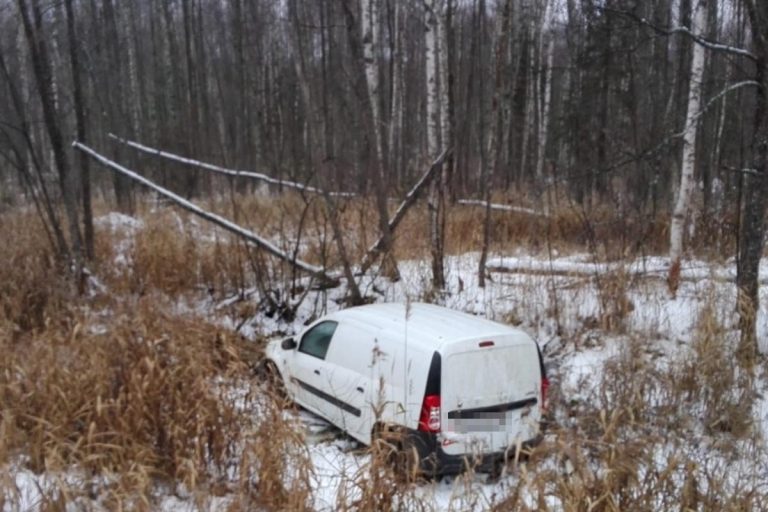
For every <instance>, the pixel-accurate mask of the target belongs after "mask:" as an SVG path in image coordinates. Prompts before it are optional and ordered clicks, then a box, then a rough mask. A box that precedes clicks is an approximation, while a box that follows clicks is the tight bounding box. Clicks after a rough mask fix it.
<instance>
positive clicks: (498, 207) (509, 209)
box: [456, 199, 548, 217]
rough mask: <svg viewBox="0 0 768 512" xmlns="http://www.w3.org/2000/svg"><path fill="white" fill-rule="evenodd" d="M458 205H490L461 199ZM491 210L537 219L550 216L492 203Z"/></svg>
mask: <svg viewBox="0 0 768 512" xmlns="http://www.w3.org/2000/svg"><path fill="white" fill-rule="evenodd" d="M456 202H457V203H458V204H461V205H464V206H480V207H483V208H485V207H486V206H488V203H486V202H485V201H482V200H480V199H459V200H457V201H456ZM489 208H490V209H491V210H498V211H503V212H515V213H522V214H525V215H533V216H535V217H547V216H548V215H547V214H546V213H542V212H538V211H536V210H534V209H532V208H525V207H523V206H512V205H509V204H498V203H491V204H490V206H489Z"/></svg>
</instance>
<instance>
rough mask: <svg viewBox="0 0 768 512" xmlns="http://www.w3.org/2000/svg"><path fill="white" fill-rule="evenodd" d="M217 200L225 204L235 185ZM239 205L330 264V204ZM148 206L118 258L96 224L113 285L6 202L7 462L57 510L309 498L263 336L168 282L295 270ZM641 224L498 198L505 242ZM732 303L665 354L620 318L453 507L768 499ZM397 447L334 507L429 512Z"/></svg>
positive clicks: (261, 276) (413, 253)
mask: <svg viewBox="0 0 768 512" xmlns="http://www.w3.org/2000/svg"><path fill="white" fill-rule="evenodd" d="M500 200H501V199H500ZM227 204H229V206H227ZM213 206H214V207H215V208H220V211H222V212H229V213H232V204H231V202H230V203H227V202H225V201H222V202H221V203H217V204H215V205H213ZM237 206H238V213H237V216H238V218H240V219H247V220H248V224H250V225H252V226H259V228H258V230H259V232H261V233H264V234H270V235H272V236H277V237H280V236H283V237H285V239H286V240H288V239H289V238H291V237H292V236H294V235H295V234H296V233H297V232H298V231H299V229H298V226H299V225H300V224H301V226H302V229H301V230H302V233H303V237H304V238H305V239H306V240H307V244H306V246H304V247H303V248H302V254H304V255H305V256H308V259H310V260H312V261H316V262H320V261H324V259H325V258H328V261H329V262H333V255H332V253H333V251H331V249H330V247H331V246H332V244H331V238H330V234H329V227H328V225H327V223H326V222H325V218H324V215H325V214H324V209H323V208H322V205H321V204H319V203H318V202H313V203H312V204H311V205H310V206H309V207H308V208H306V209H305V208H304V203H303V202H302V201H301V199H300V198H298V197H296V196H287V197H286V198H280V199H275V200H271V201H269V202H265V201H256V200H253V201H251V202H243V203H242V204H240V203H238V204H237ZM227 208H229V210H227ZM372 211H374V210H373V209H372V208H371V207H370V205H369V204H367V203H364V202H355V201H351V202H350V203H349V204H348V205H347V206H346V207H345V208H344V209H343V212H342V218H343V220H344V224H345V226H346V229H347V232H348V233H351V234H353V235H354V236H350V237H349V242H350V243H349V246H350V247H351V248H354V253H355V254H356V255H357V257H359V256H360V255H361V254H362V251H364V249H365V248H366V247H367V246H368V245H369V244H370V243H371V242H372V241H373V240H374V239H375V237H376V230H375V224H374V223H373V222H371V219H370V215H371V214H370V212H372ZM232 215H234V213H232ZM143 218H144V220H145V227H144V228H143V229H141V230H139V231H138V232H137V233H136V236H135V237H134V239H133V245H132V246H131V247H130V248H129V249H128V250H127V251H126V252H125V255H126V257H127V261H126V263H125V264H124V265H123V266H115V264H114V259H115V256H116V255H117V252H116V250H115V247H116V246H117V244H119V243H120V238H121V237H120V235H119V234H117V233H113V234H109V233H107V232H105V231H104V230H101V231H100V232H99V239H98V243H99V246H98V251H97V252H98V262H97V264H96V266H95V267H94V268H95V270H94V271H95V273H96V274H97V275H98V276H100V277H101V278H102V279H103V281H104V283H105V285H106V287H107V288H108V290H109V294H110V295H109V296H104V295H97V296H96V297H91V298H87V299H85V298H78V297H74V296H72V295H71V289H70V287H69V286H68V285H67V283H66V282H63V281H62V280H61V279H60V278H59V277H58V276H59V275H60V274H61V272H59V269H58V267H57V262H56V261H55V259H54V258H53V257H52V256H51V255H50V254H49V251H48V248H47V241H46V239H45V237H44V236H43V234H42V231H41V229H40V228H39V227H38V226H37V224H36V222H35V220H34V218H33V217H32V216H30V215H28V214H17V213H14V212H10V213H8V212H6V213H4V214H3V216H2V217H0V222H2V224H0V232H1V233H0V234H2V236H3V239H4V240H5V241H6V242H5V243H4V244H3V245H2V246H0V261H3V262H8V263H7V264H5V265H3V266H0V291H1V292H2V293H0V351H2V354H3V357H2V358H1V359H0V411H1V412H0V414H1V415H2V416H0V467H6V466H7V465H8V464H14V465H16V467H22V468H24V469H28V470H31V471H33V472H35V473H37V474H41V475H52V476H53V477H55V476H56V475H67V476H66V477H62V478H58V479H56V478H53V480H52V481H51V482H50V485H48V486H46V487H44V488H43V489H41V491H42V496H43V500H44V502H43V503H41V507H40V508H41V509H47V510H65V509H66V508H67V506H71V505H72V504H80V506H83V507H85V508H88V507H89V503H93V502H92V501H90V500H93V499H97V500H99V503H100V504H101V505H103V506H104V507H105V508H107V509H118V508H125V509H139V510H142V509H143V510H151V509H153V508H155V506H156V505H157V503H156V496H157V495H160V494H169V493H170V494H173V493H176V494H178V495H180V496H182V497H189V499H190V500H192V501H193V502H194V504H195V506H196V507H198V508H205V507H211V506H215V507H217V508H222V509H228V510H233V511H241V510H242V511H245V510H253V509H263V510H309V509H311V508H312V506H313V503H312V489H313V487H314V486H315V485H316V481H315V478H316V477H315V475H313V472H312V471H313V470H312V462H311V460H310V456H309V453H308V448H307V444H306V442H305V440H304V438H303V433H302V428H301V426H300V425H297V424H296V422H295V421H294V420H293V419H292V418H293V417H292V416H291V415H290V414H286V412H285V407H284V405H285V404H283V403H281V402H280V401H279V400H276V399H274V398H273V397H271V396H269V395H267V394H265V393H264V392H263V390H261V389H260V388H259V387H258V386H257V384H258V382H257V381H256V380H255V379H254V378H253V376H252V373H251V370H250V367H251V366H252V365H253V363H254V361H253V358H254V356H253V353H254V350H253V345H249V344H247V343H245V342H244V341H243V340H241V339H240V338H239V337H238V336H237V335H235V334H233V333H232V332H231V331H229V330H226V329H223V328H219V327H216V326H213V325H211V324H210V323H208V322H207V321H205V320H203V319H200V318H194V317H191V316H189V315H185V316H184V317H180V316H178V315H173V314H171V313H169V312H168V311H172V308H171V305H172V302H173V299H170V303H171V304H169V299H167V297H171V298H177V297H184V296H187V295H195V296H197V297H199V296H200V293H201V290H203V291H204V292H203V293H206V294H212V295H214V296H217V297H219V296H224V295H226V294H229V293H232V292H233V291H238V290H240V291H241V290H243V289H245V288H246V287H249V286H253V285H254V283H258V282H261V283H262V285H261V291H260V293H261V292H263V291H264V289H266V288H269V287H274V288H276V289H281V290H285V289H287V288H285V287H286V286H288V285H287V284H286V283H288V282H289V274H288V272H287V271H286V270H285V269H284V268H282V267H280V266H279V265H278V266H276V265H274V264H269V263H266V262H265V261H264V259H263V258H261V257H260V255H259V254H258V253H256V252H254V251H252V250H250V249H247V248H245V247H243V246H242V245H240V244H237V243H233V242H232V240H231V239H229V238H228V237H227V236H223V235H222V236H221V237H219V238H217V239H206V238H204V237H202V236H201V233H202V232H203V231H200V230H197V229H196V228H195V227H194V224H191V223H190V221H189V220H188V219H187V218H186V217H185V216H177V215H176V214H175V213H173V211H171V210H162V211H159V212H157V211H155V212H152V213H151V215H150V214H149V212H147V211H145V212H144V214H143ZM302 219H303V220H302ZM423 219H424V212H423V211H422V210H419V209H417V210H415V211H414V212H412V213H411V215H409V217H408V218H407V219H406V222H405V223H404V225H403V229H402V231H401V232H400V233H399V234H398V247H397V251H398V256H400V257H403V258H404V257H414V258H415V257H423V256H424V254H426V250H427V248H426V246H425V245H423V240H425V239H426V237H425V236H423V231H424V230H425V229H426V228H425V224H424V222H423ZM481 219H482V209H479V208H464V207H461V208H455V209H453V210H452V211H451V214H450V216H449V219H448V233H449V246H448V249H449V251H450V252H455V253H458V252H464V251H469V250H477V248H478V246H479V244H478V240H479V236H480V233H479V231H480V229H479V226H481V225H482V223H481ZM632 222H640V219H636V220H634V221H632ZM586 224H590V225H591V228H589V229H586V228H585V225H586ZM633 225H634V224H632V223H631V222H629V221H626V220H621V219H619V220H616V219H612V218H611V216H610V211H609V210H608V209H606V211H604V212H602V213H599V214H598V213H596V214H595V216H594V217H593V218H591V219H590V220H589V222H587V221H585V220H584V217H583V216H582V215H580V214H579V213H578V212H574V211H572V210H569V209H567V208H564V209H562V210H558V211H556V212H555V213H554V214H553V215H552V216H551V217H550V218H549V219H548V220H546V219H545V220H542V219H538V220H533V219H531V218H530V217H526V216H515V215H506V214H497V213H494V244H495V246H494V247H495V248H496V249H500V248H513V247H519V246H521V245H523V246H527V247H529V248H531V249H536V248H539V249H542V250H543V248H544V247H545V244H546V243H547V241H546V234H547V233H549V236H550V237H551V240H550V243H551V245H552V246H554V247H556V248H558V250H565V251H567V250H580V251H583V250H585V249H590V248H592V249H594V250H596V251H598V252H600V254H599V255H598V256H599V257H600V258H604V259H611V258H615V257H618V256H620V255H622V254H627V253H630V254H631V251H632V250H633V249H632V247H633V244H634V243H635V242H634V241H631V240H628V239H627V238H626V232H627V230H631V229H632V226H633ZM665 230H666V225H665V223H664V222H663V221H661V220H659V221H657V222H654V223H651V227H648V228H647V237H646V238H645V239H644V240H647V245H644V246H643V249H644V250H648V247H652V248H653V247H656V246H657V245H658V246H662V245H663V243H664V242H663V240H664V237H665V236H666V234H665ZM542 234H544V235H542ZM542 236H544V237H545V238H542ZM590 240H591V241H590ZM595 240H599V244H598V243H596V242H595ZM649 252H650V251H649ZM631 286H632V283H631V282H630V281H629V280H628V279H627V278H626V276H623V275H620V274H617V275H615V276H610V278H608V279H606V281H605V283H604V286H603V287H602V288H601V292H600V296H599V300H600V301H601V304H602V306H603V309H604V310H605V317H606V318H605V319H603V322H601V325H599V326H598V327H601V328H602V329H607V330H611V331H613V332H622V330H623V329H624V326H623V323H622V322H623V319H624V318H625V317H626V315H627V314H628V313H629V311H631V307H632V305H631V303H629V302H628V299H627V296H628V290H629V288H630V287H631ZM163 297H166V298H163ZM724 317H725V314H724V312H722V311H718V310H717V309H716V307H715V306H713V305H709V306H707V307H705V308H703V309H702V311H701V312H700V319H699V322H698V326H697V329H696V332H695V334H694V335H693V336H692V343H691V347H690V350H689V351H688V356H687V359H684V360H683V361H682V362H681V363H680V364H677V365H669V366H664V365H658V364H656V363H655V362H654V360H653V357H654V356H653V354H652V353H651V352H649V351H648V347H646V346H645V344H644V340H643V339H641V338H640V337H638V336H637V335H633V334H632V333H629V334H627V336H626V343H625V344H624V346H623V349H622V352H621V355H620V356H619V357H618V358H615V359H614V360H612V361H610V362H609V363H608V364H606V365H605V368H604V371H603V372H602V373H601V374H600V375H597V376H594V379H595V381H593V382H591V383H590V384H589V386H585V387H584V389H583V390H581V393H579V394H578V396H569V397H566V396H557V393H556V390H557V386H553V388H552V389H553V391H555V396H553V397H552V402H551V418H550V424H549V430H548V435H547V438H546V440H545V442H544V443H543V444H542V445H540V446H539V447H538V448H536V449H535V450H533V452H532V453H530V454H528V457H527V459H526V460H521V461H519V462H518V463H516V464H513V465H512V466H511V467H510V468H508V471H509V472H510V473H512V474H513V477H512V478H510V479H509V481H508V486H507V487H506V489H505V490H504V493H503V495H496V496H493V497H490V498H488V497H484V496H483V495H482V494H480V493H479V492H478V491H477V488H476V487H474V484H473V482H474V476H473V474H472V472H471V471H470V472H469V473H468V474H467V475H465V476H464V477H463V478H464V480H460V481H459V482H458V483H459V485H465V486H466V488H465V491H464V492H463V493H461V494H460V495H458V496H457V497H456V499H454V501H453V502H452V508H453V509H454V510H466V509H468V508H475V507H478V508H485V509H492V510H499V511H501V510H566V511H587V510H595V511H615V510H734V511H735V510H765V509H766V508H767V507H768V505H766V504H768V496H767V495H766V488H768V481H767V480H766V478H765V477H764V474H758V475H752V477H751V478H746V477H743V476H744V475H745V474H746V473H745V469H744V468H743V467H740V468H737V469H734V467H733V466H731V465H730V464H731V463H732V462H734V461H736V462H739V461H741V462H744V461H750V460H758V461H759V460H766V453H765V451H764V448H763V445H762V443H761V441H760V440H759V437H758V434H757V433H756V430H755V428H754V425H753V420H752V419H753V415H752V413H751V407H750V405H751V403H752V402H753V401H754V397H755V394H754V389H753V387H754V380H753V376H752V375H751V374H750V373H749V372H745V371H742V370H741V369H740V368H739V367H738V365H735V364H733V363H732V362H733V360H734V357H735V353H736V352H735V350H736V349H735V348H734V340H731V339H730V337H729V333H728V329H726V328H725V327H724V323H725V321H724V319H723V318H724ZM706 443H711V445H713V446H714V448H713V447H712V446H709V445H706ZM385 448H386V445H384V446H382V445H381V444H377V445H375V446H374V448H372V449H371V450H370V452H369V453H368V454H367V455H366V457H369V458H370V463H368V464H366V465H364V466H363V467H362V468H361V469H360V471H358V472H357V473H354V474H352V475H344V476H343V477H342V482H341V484H340V486H339V495H338V504H337V508H338V509H339V510H433V509H434V506H433V505H432V504H431V503H430V501H429V499H428V496H427V497H424V495H423V493H421V492H420V489H421V488H420V486H419V484H418V483H413V480H414V479H413V478H403V472H402V471H399V472H398V468H397V467H394V466H393V465H392V464H391V463H390V461H389V459H390V455H389V453H388V452H387V450H386V449H385ZM401 469H402V468H401ZM740 477H742V478H740ZM462 482H464V483H462ZM15 486H16V484H15V482H14V481H13V480H12V479H11V478H10V477H8V476H7V475H3V474H2V472H0V509H2V510H4V509H5V508H4V507H6V506H7V507H9V508H13V505H14V503H15V502H16V501H17V500H18V496H17V494H16V488H15ZM216 500H219V501H216Z"/></svg>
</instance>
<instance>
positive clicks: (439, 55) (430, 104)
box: [424, 0, 447, 289]
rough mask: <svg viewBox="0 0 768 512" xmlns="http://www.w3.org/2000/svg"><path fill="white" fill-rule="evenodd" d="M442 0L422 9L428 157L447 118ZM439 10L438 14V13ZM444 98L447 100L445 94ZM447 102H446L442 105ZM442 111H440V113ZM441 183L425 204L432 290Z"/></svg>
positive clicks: (439, 280)
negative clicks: (442, 71)
mask: <svg viewBox="0 0 768 512" xmlns="http://www.w3.org/2000/svg"><path fill="white" fill-rule="evenodd" d="M444 1H445V0H425V2H424V8H425V11H426V12H425V15H426V23H425V38H426V39H425V43H426V44H425V47H426V52H427V54H426V73H427V151H428V154H429V156H430V157H432V156H433V155H435V154H436V153H437V151H438V149H437V148H438V147H439V145H440V138H441V135H443V130H444V128H445V120H444V121H443V122H442V123H441V113H442V117H443V118H446V117H447V112H446V110H447V104H443V103H444V98H443V94H441V86H442V89H443V90H445V89H447V87H446V84H445V83H441V82H442V80H441V78H443V79H444V78H446V77H447V74H446V75H443V76H440V73H441V69H440V68H441V67H442V66H441V64H443V63H444V62H443V61H444V60H445V61H446V62H447V59H445V57H444V56H443V54H444V53H445V48H441V46H443V43H444V40H445V38H444V37H443V32H444V31H445V27H443V25H444V21H443V16H442V10H443V9H442V4H443V3H444ZM438 9H439V12H438ZM445 94H446V96H445V97H446V98H447V92H446V93H445ZM445 103H447V102H445ZM441 111H442V112H441ZM439 189H440V184H439V183H438V182H437V181H433V182H432V183H431V185H430V187H429V198H428V201H427V210H428V217H429V219H428V223H429V246H430V252H431V253H432V285H433V287H434V288H435V289H440V288H443V287H444V285H445V282H444V281H445V276H444V272H443V265H442V250H441V245H442V240H441V233H440V215H439V214H440V211H439V209H440V190H439Z"/></svg>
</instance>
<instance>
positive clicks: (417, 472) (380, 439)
mask: <svg viewBox="0 0 768 512" xmlns="http://www.w3.org/2000/svg"><path fill="white" fill-rule="evenodd" d="M371 439H372V441H371V455H372V457H373V460H374V462H373V464H376V463H377V461H378V463H383V464H384V465H386V466H387V467H388V468H389V469H390V470H391V471H392V473H393V476H394V478H395V479H396V480H397V481H398V482H401V483H413V482H419V481H422V480H424V478H425V475H424V473H423V472H422V469H421V467H420V460H419V455H418V454H417V453H416V449H415V448H413V447H412V446H408V443H407V442H406V437H405V432H404V431H403V429H401V428H399V427H397V426H393V425H382V424H377V425H376V426H375V427H374V429H373V433H372V437H371Z"/></svg>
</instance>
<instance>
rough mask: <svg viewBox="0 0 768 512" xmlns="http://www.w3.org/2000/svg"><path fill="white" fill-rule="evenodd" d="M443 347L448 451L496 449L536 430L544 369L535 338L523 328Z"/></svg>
mask: <svg viewBox="0 0 768 512" xmlns="http://www.w3.org/2000/svg"><path fill="white" fill-rule="evenodd" d="M481 343H482V344H485V345H487V346H485V347H482V348H481V346H480V344H481ZM443 352H444V356H443V361H444V362H443V376H442V397H441V398H442V411H441V412H442V430H443V436H444V438H445V439H446V440H449V441H447V442H446V443H445V444H444V445H443V449H444V450H445V452H446V453H447V454H449V455H454V454H461V453H483V452H488V451H490V452H497V451H500V450H504V449H505V448H506V447H508V446H514V445H516V444H518V443H520V442H525V441H528V440H530V439H533V438H535V437H536V436H537V435H538V433H539V422H540V420H541V407H540V405H541V396H540V393H541V371H540V365H539V355H538V349H537V347H536V344H535V343H534V342H533V340H532V339H530V338H529V337H528V336H527V335H525V334H523V333H516V334H507V335H504V336H495V337H492V338H491V339H488V338H486V337H483V338H476V339H473V340H466V341H462V342H457V343H454V344H451V345H448V346H446V347H444V349H443Z"/></svg>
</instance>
